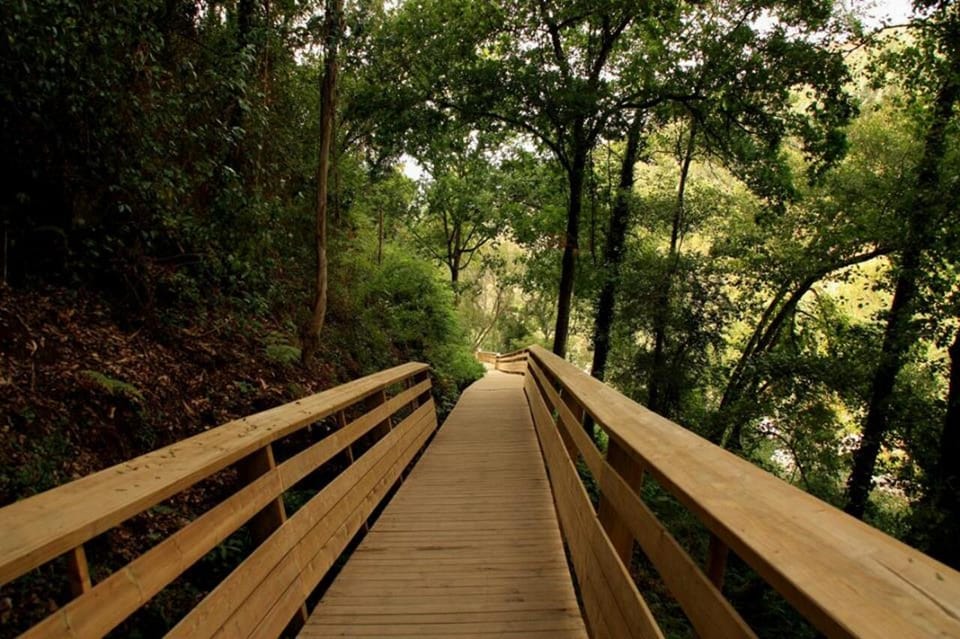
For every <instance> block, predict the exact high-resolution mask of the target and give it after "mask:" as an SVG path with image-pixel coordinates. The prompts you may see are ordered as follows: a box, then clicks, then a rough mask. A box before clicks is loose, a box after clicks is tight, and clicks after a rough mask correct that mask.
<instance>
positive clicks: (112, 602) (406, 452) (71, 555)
mask: <svg viewBox="0 0 960 639" xmlns="http://www.w3.org/2000/svg"><path fill="white" fill-rule="evenodd" d="M321 421H326V422H329V423H327V424H326V425H327V426H329V427H330V428H329V429H328V430H330V432H329V434H327V435H326V436H323V437H317V436H307V437H304V439H305V440H306V442H305V443H303V445H302V446H301V447H300V448H302V450H299V452H295V453H294V454H292V455H291V456H290V457H289V458H288V459H286V460H284V461H282V462H281V463H277V461H276V458H275V456H274V444H275V443H276V442H277V441H278V440H281V439H283V438H288V437H289V436H291V435H293V434H295V433H298V431H302V430H304V429H306V428H308V427H309V426H310V425H312V424H314V423H318V422H321ZM436 426H437V418H436V411H435V409H434V404H433V399H432V397H431V394H430V379H429V372H428V367H427V365H426V364H419V363H410V364H404V365H401V366H397V367H395V368H392V369H389V370H386V371H383V372H380V373H376V374H374V375H370V376H368V377H364V378H362V379H359V380H356V381H354V382H350V383H348V384H344V385H342V386H337V387H336V388H332V389H330V390H327V391H324V392H322V393H318V394H316V395H312V396H310V397H306V398H304V399H301V400H298V401H295V402H292V403H289V404H285V405H283V406H278V407H276V408H273V409H270V410H267V411H264V412H262V413H258V414H256V415H252V416H250V417H245V418H243V419H239V420H236V421H232V422H229V423H227V424H224V425H223V426H220V427H218V428H215V429H213V430H210V431H208V432H205V433H202V434H200V435H196V436H194V437H191V438H189V439H186V440H183V441H180V442H177V443H175V444H173V445H171V446H167V447H166V448H161V449H159V450H156V451H154V452H152V453H148V454H146V455H143V456H141V457H138V458H136V459H132V460H130V461H128V462H126V463H123V464H120V465H117V466H114V467H112V468H108V469H106V470H103V471H100V472H98V473H95V474H93V475H89V476H87V477H84V478H82V479H79V480H77V481H74V482H72V483H69V484H66V485H64V486H61V487H59V488H55V489H53V490H50V491H48V492H45V493H42V494H40V495H37V496H34V497H30V498H28V499H24V500H22V501H19V502H16V503H14V504H12V505H10V506H7V507H6V508H3V509H0V584H5V583H7V582H9V581H11V580H13V579H15V578H17V577H19V576H21V575H23V574H25V573H28V572H30V571H32V570H33V569H35V568H37V567H38V566H41V565H43V564H45V563H47V562H49V561H51V560H53V559H55V558H57V557H59V556H61V555H66V557H67V570H68V571H69V577H70V581H71V583H72V585H73V591H74V592H73V594H74V597H73V599H71V600H70V601H69V602H67V603H66V604H65V605H63V606H62V607H61V608H59V609H58V610H57V611H56V612H54V613H53V614H51V615H50V616H48V617H47V618H46V619H44V620H43V621H42V622H40V623H39V624H37V625H35V626H33V627H32V628H30V629H29V630H28V631H27V632H26V633H25V634H24V635H23V636H24V637H101V636H103V635H105V634H106V633H108V632H110V631H111V630H113V629H114V628H116V627H117V626H118V625H119V624H121V623H122V622H123V621H124V620H125V619H126V618H127V617H129V616H130V615H131V614H133V613H134V612H135V611H136V610H138V609H139V608H140V607H141V606H143V605H144V604H146V603H147V601H149V600H150V599H151V598H152V597H154V596H155V595H156V594H157V593H159V592H160V591H161V590H162V589H163V588H165V587H166V586H168V585H169V584H171V583H172V582H173V581H174V580H176V579H177V578H178V577H179V576H180V575H182V574H183V573H184V572H185V571H186V570H187V569H188V568H190V567H191V566H192V565H193V564H194V563H195V562H197V561H198V560H200V559H201V558H202V557H204V555H206V554H207V553H208V552H209V551H211V550H212V549H214V548H215V547H217V546H218V545H219V544H220V543H221V542H223V541H224V540H225V539H226V538H227V537H228V536H230V535H231V534H232V533H234V532H235V531H237V530H238V529H239V528H240V527H242V526H244V525H248V526H249V529H250V532H251V536H252V537H253V539H254V542H255V543H257V544H258V545H257V547H256V548H255V549H254V550H253V552H252V553H251V554H250V555H249V556H248V557H247V558H246V559H245V560H244V561H243V562H242V563H240V565H239V566H237V567H236V568H235V569H234V570H233V571H232V572H231V573H230V574H229V575H228V576H227V577H226V578H225V579H224V580H223V581H222V582H221V583H220V584H219V585H218V586H217V587H216V588H215V589H214V590H213V591H212V592H210V593H209V594H208V595H207V596H206V597H205V598H204V599H203V600H202V601H201V602H200V603H199V605H197V606H196V607H195V608H194V609H193V610H191V611H190V612H189V613H188V614H187V615H186V617H184V618H183V619H182V620H181V621H180V622H179V624H178V625H176V627H174V628H173V630H172V631H171V632H170V634H169V635H168V636H173V637H190V638H191V639H195V638H197V637H212V636H214V635H217V636H227V637H247V636H264V637H276V636H279V635H280V633H281V632H282V631H283V630H284V628H285V627H287V625H288V624H289V623H290V622H291V621H292V620H294V621H296V620H297V619H300V620H303V619H305V608H304V604H305V601H306V599H307V597H308V596H309V595H310V594H311V592H312V591H313V590H314V588H315V587H316V586H317V585H318V584H319V582H320V580H321V579H322V578H323V577H324V575H326V573H327V572H328V571H329V569H330V568H331V567H332V566H333V565H334V563H335V562H336V561H337V559H338V558H339V557H340V555H341V554H342V553H343V551H344V549H345V548H346V547H347V544H348V543H349V542H350V540H351V539H352V538H353V537H354V536H355V534H356V533H357V532H358V531H359V530H360V529H361V528H362V527H363V526H365V525H366V521H367V519H368V518H369V517H370V515H371V514H372V513H373V511H374V509H375V508H376V507H377V505H378V504H379V503H380V502H381V501H382V500H383V498H384V497H385V496H386V495H387V494H388V492H389V491H390V489H391V488H392V487H393V486H394V485H395V484H396V483H397V482H398V481H399V479H400V477H401V473H402V471H403V470H404V469H405V468H406V467H407V466H408V465H409V463H410V462H411V460H412V459H413V458H414V456H415V455H416V454H417V452H418V451H420V450H421V449H422V447H423V445H424V444H425V442H426V441H427V440H428V438H429V437H430V435H431V433H432V432H433V431H434V430H435V429H436ZM285 441H287V440H285ZM361 449H362V450H361ZM355 452H356V453H357V454H356V455H355V454H354V453H355ZM344 455H345V456H346V458H347V459H346V462H347V463H348V465H347V466H346V468H345V469H343V470H342V472H340V473H339V474H338V475H336V477H335V478H333V479H332V480H330V481H329V483H326V485H324V486H323V487H322V488H321V489H320V490H319V491H318V492H316V494H315V495H313V496H312V498H310V500H309V501H307V502H306V503H305V504H304V505H302V506H301V507H300V508H299V509H298V510H297V511H296V512H295V513H293V514H292V515H291V516H289V517H287V513H286V510H285V506H284V501H283V496H284V493H285V492H286V491H288V490H290V489H291V488H293V487H294V486H295V485H297V484H298V482H302V481H303V480H306V479H308V478H309V477H310V476H311V475H312V474H313V473H314V472H316V471H318V469H320V468H321V467H322V466H324V465H325V464H326V463H327V462H331V460H334V458H342V457H344ZM231 466H232V467H235V468H236V470H237V472H238V474H239V477H240V478H241V482H240V483H241V485H240V487H239V488H238V489H237V490H236V492H234V493H233V494H232V495H230V496H229V497H228V498H226V499H225V500H224V501H222V502H221V503H219V504H217V505H216V506H214V507H213V508H211V509H210V510H208V511H206V512H205V513H203V514H202V515H200V516H199V517H197V518H196V519H194V520H193V521H191V522H190V523H188V524H186V525H185V526H184V527H182V528H180V529H179V530H177V531H176V532H175V533H173V534H172V535H170V536H169V537H167V538H166V539H163V540H162V541H160V542H159V543H157V544H156V545H154V546H153V547H152V548H150V549H149V550H147V551H146V552H145V553H143V554H142V555H140V556H139V557H137V558H136V559H134V560H133V561H131V562H130V563H129V564H127V565H126V566H124V567H122V568H121V569H119V570H116V571H115V572H113V573H112V574H110V575H109V576H107V577H105V578H103V579H101V580H100V581H98V582H97V583H92V582H91V579H90V575H89V571H88V569H87V560H86V555H85V552H84V544H85V542H88V541H89V540H91V539H92V538H94V537H96V536H97V535H100V534H101V533H104V532H106V531H107V530H109V529H111V528H113V527H114V526H117V525H119V524H121V523H123V522H124V521H126V520H128V519H130V518H131V517H133V516H135V515H137V514H138V513H141V512H143V511H145V510H147V509H149V508H151V507H152V506H154V505H156V504H159V503H160V502H162V501H163V500H165V499H167V498H169V497H171V496H173V495H175V494H177V493H180V492H181V491H183V490H185V489H188V488H190V487H191V486H193V485H194V484H197V483H198V482H200V481H202V480H204V479H206V478H209V477H211V476H212V475H214V474H216V473H218V472H219V471H222V470H224V469H226V468H228V467H231Z"/></svg>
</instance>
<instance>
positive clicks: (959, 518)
mask: <svg viewBox="0 0 960 639" xmlns="http://www.w3.org/2000/svg"><path fill="white" fill-rule="evenodd" d="M958 459H960V330H958V331H957V334H956V336H955V337H954V339H953V344H951V345H950V389H949V391H948V393H947V414H946V417H945V418H944V420H943V432H942V433H941V434H940V452H939V458H938V460H937V469H936V486H935V487H934V490H935V491H936V500H935V502H934V503H935V504H936V507H937V510H938V511H939V513H940V515H941V517H942V519H941V520H940V522H939V525H938V526H937V527H936V529H935V530H934V533H933V540H932V544H931V548H930V554H932V555H933V556H934V557H936V558H937V559H939V560H940V561H942V562H944V563H945V564H947V565H949V566H952V567H954V568H957V569H960V545H958V544H957V539H958V536H960V465H958V464H957V460H958Z"/></svg>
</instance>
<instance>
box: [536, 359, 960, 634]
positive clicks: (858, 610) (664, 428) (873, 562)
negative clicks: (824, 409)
mask: <svg viewBox="0 0 960 639" xmlns="http://www.w3.org/2000/svg"><path fill="white" fill-rule="evenodd" d="M530 355H531V359H532V360H533V361H535V362H536V363H537V365H539V366H540V367H541V368H542V369H543V370H544V371H547V372H549V373H550V375H552V376H554V377H555V378H557V379H559V380H560V381H561V383H562V384H563V386H564V387H565V388H566V389H567V390H568V391H569V392H570V393H572V394H573V395H575V396H576V397H577V398H578V399H579V400H580V402H581V404H582V405H583V406H584V408H585V409H586V410H587V412H588V413H589V414H590V415H591V416H592V417H593V419H594V420H595V421H596V422H597V423H599V424H601V425H603V427H604V428H605V430H606V431H607V433H608V434H609V435H610V437H611V438H612V439H613V440H615V441H616V442H617V443H618V444H619V445H620V446H621V447H622V448H623V449H624V450H626V451H629V453H630V454H631V455H633V456H635V457H636V459H637V461H639V462H640V464H641V465H642V466H643V468H644V470H645V471H646V472H648V473H649V474H650V475H651V476H653V477H654V478H655V479H656V480H657V482H659V483H660V484H661V485H662V486H663V487H664V488H665V489H666V490H668V491H669V492H671V493H672V494H673V495H674V496H676V497H677V498H678V499H679V500H680V501H681V503H683V504H684V506H686V507H687V508H688V509H689V510H690V511H691V512H692V513H694V514H695V515H696V516H697V517H698V518H699V519H700V521H702V522H703V524H704V525H705V526H706V527H707V528H708V529H709V530H710V531H711V532H712V533H713V534H715V535H716V536H717V537H718V538H719V539H720V541H722V542H723V543H724V544H726V545H727V546H728V547H729V548H730V550H732V551H733V552H735V553H736V554H737V555H738V556H740V557H741V558H742V559H743V560H744V561H746V562H747V563H748V564H750V565H751V566H752V567H753V568H754V570H756V571H757V572H758V573H759V574H760V575H761V576H762V577H763V578H764V579H765V580H766V581H767V582H768V583H769V584H770V585H771V586H773V587H774V588H776V589H777V590H778V591H779V592H780V593H781V594H782V595H783V596H784V597H785V598H786V599H787V600H788V601H789V602H790V603H791V604H793V606H795V607H796V608H797V610H798V611H799V612H800V613H801V614H803V615H804V616H805V617H806V618H807V619H808V620H809V621H810V622H811V623H813V624H814V625H815V626H816V627H817V628H818V629H819V630H820V631H821V632H823V633H824V634H826V635H827V636H829V637H851V638H852V637H863V638H869V637H875V638H876V639H886V638H889V637H897V638H898V639H899V638H908V637H960V573H958V572H957V571H955V570H953V569H951V568H949V567H947V566H945V565H944V564H942V563H940V562H938V561H936V560H934V559H932V558H930V557H928V556H926V555H924V554H923V553H920V552H918V551H916V550H914V549H913V548H910V547H909V546H907V545H906V544H903V543H901V542H899V541H897V540H895V539H893V538H892V537H889V536H887V535H885V534H883V533H881V532H880V531H878V530H876V529H874V528H871V527H870V526H868V525H867V524H865V523H863V522H861V521H858V520H856V519H854V518H853V517H850V516H848V515H846V514H845V513H843V512H842V511H840V510H838V509H836V508H834V507H832V506H830V505H829V504H826V503H824V502H823V501H820V500H819V499H816V498H815V497H813V496H811V495H808V494H806V493H804V492H803V491H801V490H799V489H797V488H795V487H793V486H791V485H789V484H787V483H786V482H784V481H782V480H780V479H778V478H776V477H774V476H773V475H770V474H769V473H766V472H764V471H762V470H761V469H759V468H757V467H756V466H753V465H752V464H750V463H749V462H747V461H745V460H743V459H740V458H739V457H737V456H735V455H733V454H731V453H729V452H727V451H725V450H723V449H722V448H720V447H718V446H714V445H713V444H711V443H710V442H708V441H707V440H705V439H703V438H701V437H699V436H697V435H696V434H694V433H692V432H690V431H689V430H687V429H685V428H682V427H680V426H678V425H677V424H674V423H673V422H671V421H669V420H667V419H665V418H663V417H661V416H659V415H657V414H656V413H653V412H651V411H649V410H647V409H646V408H644V407H643V406H641V405H639V404H637V403H636V402H633V401H631V400H629V399H627V398H626V397H624V396H623V395H621V394H620V393H618V392H616V391H615V390H613V389H612V388H610V387H608V386H605V385H604V384H602V383H600V382H598V381H597V380H595V379H593V378H591V377H590V376H589V375H587V374H586V373H584V372H582V371H580V370H579V369H577V368H576V367H575V366H573V365H572V364H570V363H568V362H566V361H564V360H562V359H560V358H558V357H557V356H556V355H553V354H552V353H550V352H548V351H547V350H546V349H543V348H540V347H537V346H533V347H531V348H530Z"/></svg>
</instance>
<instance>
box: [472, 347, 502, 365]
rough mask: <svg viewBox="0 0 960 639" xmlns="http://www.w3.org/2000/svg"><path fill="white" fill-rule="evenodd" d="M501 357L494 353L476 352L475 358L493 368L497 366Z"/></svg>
mask: <svg viewBox="0 0 960 639" xmlns="http://www.w3.org/2000/svg"><path fill="white" fill-rule="evenodd" d="M499 356H500V353H493V352H491V351H476V352H475V353H474V357H476V358H477V361H478V362H480V363H481V364H490V365H491V366H496V364H497V358H498V357H499Z"/></svg>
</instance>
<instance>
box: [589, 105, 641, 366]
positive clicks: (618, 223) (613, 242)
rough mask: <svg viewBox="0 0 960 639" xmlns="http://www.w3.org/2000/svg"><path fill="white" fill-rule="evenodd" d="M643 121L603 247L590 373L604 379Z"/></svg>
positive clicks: (631, 140) (634, 134)
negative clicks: (601, 277) (600, 284)
mask: <svg viewBox="0 0 960 639" xmlns="http://www.w3.org/2000/svg"><path fill="white" fill-rule="evenodd" d="M642 128H643V121H642V119H641V117H640V116H639V115H638V116H636V117H635V119H634V120H633V123H632V124H631V125H630V129H629V130H628V131H627V148H626V149H625V150H624V153H623V163H622V164H621V165H620V185H619V188H618V190H617V197H616V200H615V201H614V203H613V209H612V210H611V211H610V228H609V229H608V231H607V241H606V243H605V245H604V249H603V268H604V277H603V285H602V286H601V288H600V297H599V299H598V300H597V315H596V319H595V321H594V324H593V366H592V368H591V370H590V374H591V375H593V376H594V377H596V378H597V379H599V380H603V378H604V376H605V375H606V372H607V357H608V355H609V354H610V329H611V327H612V326H613V320H614V315H615V313H616V295H617V288H618V286H619V285H620V266H621V265H622V264H623V255H624V246H625V244H626V239H627V228H628V227H629V225H630V198H631V196H632V194H633V181H634V178H633V167H634V165H635V164H636V163H637V154H638V153H639V150H640V131H641V129H642Z"/></svg>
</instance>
